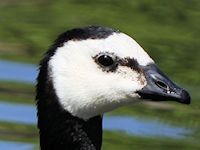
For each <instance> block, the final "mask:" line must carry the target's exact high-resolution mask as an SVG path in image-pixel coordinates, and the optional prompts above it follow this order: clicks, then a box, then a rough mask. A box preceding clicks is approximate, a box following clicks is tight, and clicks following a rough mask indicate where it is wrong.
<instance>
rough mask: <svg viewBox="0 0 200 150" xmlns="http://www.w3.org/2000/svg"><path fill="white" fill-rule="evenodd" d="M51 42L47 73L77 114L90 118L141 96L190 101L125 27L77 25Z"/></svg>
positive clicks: (61, 99)
mask: <svg viewBox="0 0 200 150" xmlns="http://www.w3.org/2000/svg"><path fill="white" fill-rule="evenodd" d="M53 47H54V52H53V54H52V56H51V57H50V58H49V61H48V76H49V77H48V78H49V80H51V81H52V85H53V88H54V90H55V93H56V96H57V97H58V101H59V103H60V105H61V106H62V108H63V109H64V110H66V111H68V112H69V113H71V114H72V115H73V116H76V117H79V118H82V119H84V120H87V119H89V118H91V117H94V116H96V115H103V114H104V113H105V112H108V111H110V110H112V109H115V108H117V107H120V106H124V105H128V104H131V103H135V102H139V101H143V100H153V101H166V100H174V101H178V102H180V103H184V104H189V103H190V96H189V94H188V92H187V91H186V90H184V89H183V88H180V87H178V86H177V85H176V84H175V83H173V82H172V81H171V80H170V79H169V78H168V77H167V76H166V75H165V74H164V73H163V72H162V71H161V70H160V69H159V68H158V66H157V65H156V64H155V62H154V61H153V59H152V58H151V57H150V56H149V55H148V54H147V53H146V52H145V51H144V49H143V48H142V47H141V46H140V45H139V44H138V43H137V42H136V41H135V40H134V39H133V38H131V37H130V36H128V35H126V34H124V33H122V32H119V31H117V30H114V29H110V28H104V27H94V26H91V27H85V28H79V29H73V30H70V31H67V32H65V33H64V34H62V35H60V36H59V37H58V39H57V40H56V41H55V44H54V45H53Z"/></svg>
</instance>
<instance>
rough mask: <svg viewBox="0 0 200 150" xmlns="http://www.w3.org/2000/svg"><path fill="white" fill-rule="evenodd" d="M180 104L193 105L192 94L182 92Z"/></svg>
mask: <svg viewBox="0 0 200 150" xmlns="http://www.w3.org/2000/svg"><path fill="white" fill-rule="evenodd" d="M180 102H181V103H183V104H190V103H191V97H190V94H189V93H188V92H187V91H186V90H182V92H181V98H180Z"/></svg>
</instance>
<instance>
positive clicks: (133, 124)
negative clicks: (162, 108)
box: [0, 102, 189, 138]
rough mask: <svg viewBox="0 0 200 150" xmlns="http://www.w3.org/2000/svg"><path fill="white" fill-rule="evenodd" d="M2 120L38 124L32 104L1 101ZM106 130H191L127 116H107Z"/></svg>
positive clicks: (174, 134)
mask: <svg viewBox="0 0 200 150" xmlns="http://www.w3.org/2000/svg"><path fill="white" fill-rule="evenodd" d="M0 110H1V113H0V120H2V121H8V122H15V123H23V124H36V120H37V119H36V109H35V107H34V106H32V105H24V104H10V103H5V102H0ZM103 128H104V129H105V130H115V131H116V130H119V131H123V132H126V133H129V134H133V135H139V136H164V137H174V138H181V137H184V135H185V134H188V133H189V131H188V130H186V129H185V128H180V127H173V126H170V125H166V124H163V123H160V122H158V121H152V120H141V119H138V118H136V117H135V118H134V117H127V116H123V117H122V116H105V117H104V120H103Z"/></svg>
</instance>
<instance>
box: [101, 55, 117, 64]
mask: <svg viewBox="0 0 200 150" xmlns="http://www.w3.org/2000/svg"><path fill="white" fill-rule="evenodd" d="M98 62H99V63H100V64H101V65H103V66H106V67H107V66H111V65H112V64H114V61H113V59H112V58H111V57H110V56H108V55H102V56H100V57H99V58H98Z"/></svg>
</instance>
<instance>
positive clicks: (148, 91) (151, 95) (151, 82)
mask: <svg viewBox="0 0 200 150" xmlns="http://www.w3.org/2000/svg"><path fill="white" fill-rule="evenodd" d="M142 70H143V71H144V74H145V77H146V79H147V85H146V86H145V87H144V88H143V89H142V90H140V91H138V94H139V95H140V96H141V98H142V99H149V100H152V101H167V100H173V101H177V102H180V103H183V104H190V95H189V93H188V92H187V91H186V90H185V89H183V88H180V87H178V86H177V85H176V84H174V83H173V82H172V81H171V80H170V79H169V78H168V77H167V76H166V75H165V74H164V73H162V71H161V70H160V69H159V68H158V67H157V66H156V65H155V64H151V65H148V66H145V67H142Z"/></svg>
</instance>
